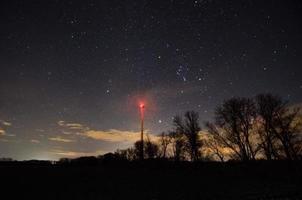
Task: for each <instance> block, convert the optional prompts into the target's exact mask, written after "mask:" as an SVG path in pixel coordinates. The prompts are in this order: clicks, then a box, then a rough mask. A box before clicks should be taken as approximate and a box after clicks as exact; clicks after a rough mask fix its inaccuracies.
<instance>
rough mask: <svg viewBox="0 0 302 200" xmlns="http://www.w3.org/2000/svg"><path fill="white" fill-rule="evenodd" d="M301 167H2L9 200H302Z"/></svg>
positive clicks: (147, 164)
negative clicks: (28, 199)
mask: <svg viewBox="0 0 302 200" xmlns="http://www.w3.org/2000/svg"><path fill="white" fill-rule="evenodd" d="M301 169H302V163H301V162H292V163H288V162H278V161H273V162H265V161H257V162H251V163H240V162H230V163H218V162H210V163H202V162H200V163H196V164H192V163H188V162H182V163H173V162H164V161H162V162H159V161H158V162H154V161H150V162H149V161H146V162H144V163H140V162H132V163H128V162H112V161H109V162H106V163H103V164H100V163H99V164H98V165H97V164H90V165H89V164H88V165H87V164H75V165H50V164H49V163H40V164H37V163H35V164H34V163H15V164H12V163H6V164H3V163H2V164H1V172H4V173H1V175H0V177H1V190H2V192H1V195H3V196H4V195H5V196H6V197H8V198H9V199H13V198H16V197H21V198H22V197H29V198H31V199H150V200H151V199H154V200H156V199H213V200H214V199H251V200H253V199H263V200H266V199H271V200H275V199H276V200H278V199H280V200H283V199H284V200H288V199H301V198H302V191H301V188H302V181H301V180H302V173H301V171H302V170H301Z"/></svg>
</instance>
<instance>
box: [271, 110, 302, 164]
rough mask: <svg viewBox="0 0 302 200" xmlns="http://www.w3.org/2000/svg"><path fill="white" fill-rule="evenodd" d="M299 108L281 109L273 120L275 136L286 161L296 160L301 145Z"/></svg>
mask: <svg viewBox="0 0 302 200" xmlns="http://www.w3.org/2000/svg"><path fill="white" fill-rule="evenodd" d="M299 112H300V109H299V108H294V109H293V110H289V109H288V108H284V109H281V110H280V112H279V113H278V114H277V117H276V120H275V123H274V125H275V134H276V137H277V138H278V139H279V141H280V142H281V144H282V149H283V152H284V154H285V156H286V158H287V159H288V160H297V159H298V155H299V152H300V149H301V145H302V137H301V133H302V122H301V120H298V114H299Z"/></svg>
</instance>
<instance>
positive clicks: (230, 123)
mask: <svg viewBox="0 0 302 200" xmlns="http://www.w3.org/2000/svg"><path fill="white" fill-rule="evenodd" d="M255 118H256V110H255V105H254V103H253V101H252V100H251V99H247V98H232V99H229V100H226V101H225V102H224V103H223V104H222V105H221V106H218V107H217V109H216V112H215V123H214V124H213V123H207V124H206V126H207V127H208V129H209V132H210V133H211V134H212V135H213V137H214V139H215V140H216V141H217V142H218V143H219V144H220V145H222V146H223V147H227V148H229V149H231V150H232V151H233V152H234V154H235V156H236V157H238V158H239V159H240V160H243V161H245V160H253V159H255V156H256V153H257V152H258V150H259V148H258V147H257V146H256V144H254V142H253V141H252V136H253V133H252V128H253V122H254V120H255Z"/></svg>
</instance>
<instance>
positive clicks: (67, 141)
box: [48, 137, 75, 143]
mask: <svg viewBox="0 0 302 200" xmlns="http://www.w3.org/2000/svg"><path fill="white" fill-rule="evenodd" d="M48 139H49V140H51V141H55V142H65V143H70V142H75V141H74V140H70V139H66V138H62V137H51V138H48Z"/></svg>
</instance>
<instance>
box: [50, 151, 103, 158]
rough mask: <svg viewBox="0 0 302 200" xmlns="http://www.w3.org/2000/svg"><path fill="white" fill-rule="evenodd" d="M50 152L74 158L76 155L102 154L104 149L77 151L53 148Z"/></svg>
mask: <svg viewBox="0 0 302 200" xmlns="http://www.w3.org/2000/svg"><path fill="white" fill-rule="evenodd" d="M50 153H52V154H56V155H59V156H64V157H68V158H76V157H81V156H97V155H102V154H104V153H107V152H104V151H101V150H100V151H95V152H78V151H65V150H53V151H51V152H50Z"/></svg>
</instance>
